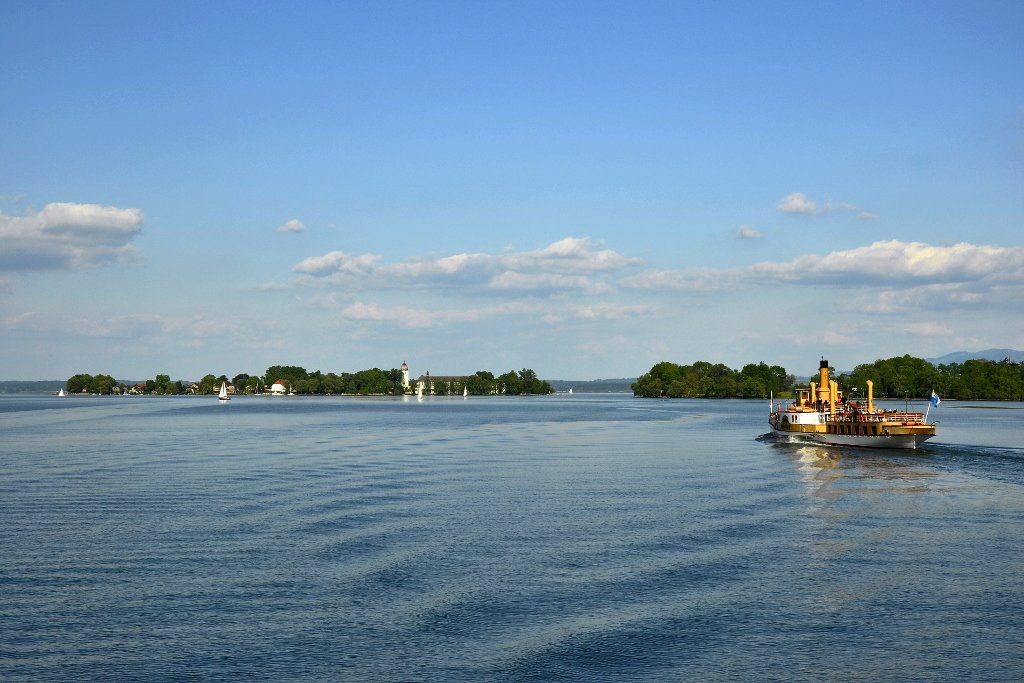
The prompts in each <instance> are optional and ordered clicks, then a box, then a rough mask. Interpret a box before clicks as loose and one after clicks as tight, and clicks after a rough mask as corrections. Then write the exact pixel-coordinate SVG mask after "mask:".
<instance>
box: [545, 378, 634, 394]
mask: <svg viewBox="0 0 1024 683" xmlns="http://www.w3.org/2000/svg"><path fill="white" fill-rule="evenodd" d="M635 381H636V377H633V378H620V379H589V380H570V379H549V380H548V384H550V385H551V387H552V388H553V389H554V390H555V391H569V389H572V390H573V393H577V394H579V393H583V394H586V393H590V394H606V393H609V392H613V393H614V392H625V393H629V394H631V393H633V390H632V389H630V385H632V384H633V382H635Z"/></svg>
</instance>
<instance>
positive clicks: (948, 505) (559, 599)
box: [0, 394, 1024, 681]
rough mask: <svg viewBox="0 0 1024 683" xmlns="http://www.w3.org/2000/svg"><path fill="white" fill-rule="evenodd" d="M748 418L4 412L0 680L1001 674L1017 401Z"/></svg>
mask: <svg viewBox="0 0 1024 683" xmlns="http://www.w3.org/2000/svg"><path fill="white" fill-rule="evenodd" d="M894 407H896V406H895V405H894ZM898 407H901V408H902V407H903V406H902V403H900V405H899V406H898ZM918 408H919V409H921V410H923V408H924V406H923V405H920V406H918ZM767 413H768V402H767V401H739V400H737V401H730V400H721V401H719V400H645V399H635V398H633V397H632V396H628V395H613V394H601V395H597V394H595V395H583V394H576V395H574V396H550V397H522V398H504V397H486V398H484V397H470V398H469V399H467V400H463V399H462V398H461V397H459V398H428V399H426V400H424V401H422V402H418V401H416V400H415V398H413V399H411V400H409V399H405V400H403V399H395V398H387V399H385V398H365V399H364V398H330V397H308V398H307V397H275V398H272V397H236V398H235V399H233V400H231V401H230V402H228V403H224V404H222V403H219V402H218V401H217V400H216V399H215V398H214V397H73V398H65V399H58V398H55V397H51V396H0V442H2V454H0V466H2V470H0V471H2V476H0V596H2V597H0V679H3V680H5V681H40V680H47V681H52V680H67V681H90V680H121V681H125V680H147V681H160V680H168V681H169V680H185V681H216V680H240V679H241V680H267V681H678V680H760V681H822V680H836V681H877V680H886V681H901V680H906V681H949V680H984V681H1018V680H1021V679H1022V677H1024V578H1022V577H1024V406H1022V404H1019V403H1006V404H987V403H957V402H953V401H944V402H943V403H942V405H941V406H940V407H939V408H938V409H933V410H932V412H931V417H932V418H934V419H938V420H939V428H938V436H937V437H936V438H935V439H933V440H932V441H931V442H928V444H926V446H925V449H924V450H922V451H917V452H898V451H870V450H856V449H840V448H822V447H811V446H796V445H784V444H779V443H775V442H774V440H773V439H771V438H770V437H769V436H766V432H768V426H767Z"/></svg>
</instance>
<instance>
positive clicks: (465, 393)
mask: <svg viewBox="0 0 1024 683" xmlns="http://www.w3.org/2000/svg"><path fill="white" fill-rule="evenodd" d="M467 396H469V387H462V398H466V397H467Z"/></svg>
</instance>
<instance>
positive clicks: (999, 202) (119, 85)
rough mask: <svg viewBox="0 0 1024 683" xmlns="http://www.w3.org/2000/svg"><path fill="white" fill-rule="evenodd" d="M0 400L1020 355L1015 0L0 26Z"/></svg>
mask: <svg viewBox="0 0 1024 683" xmlns="http://www.w3.org/2000/svg"><path fill="white" fill-rule="evenodd" d="M0 15H2V21H0V64H3V70H2V73H3V76H2V78H0V345H2V348H3V350H4V353H3V354H2V355H0V379H63V378H66V377H68V376H70V375H72V374H74V373H77V372H89V373H94V374H95V373H101V372H102V373H104V374H112V375H114V376H116V377H118V378H121V379H145V378H148V377H152V376H154V375H155V374H157V373H166V374H170V375H171V376H172V377H174V378H181V379H195V378H198V377H201V376H202V375H204V374H206V373H211V372H212V373H214V374H218V375H219V374H227V375H228V376H231V375H234V374H237V373H239V372H247V373H250V374H258V373H261V372H262V371H263V370H265V369H266V368H267V367H268V366H269V365H274V364H286V365H301V366H304V367H306V368H307V369H309V370H313V369H320V370H323V371H324V372H328V371H334V372H341V371H354V370H360V369H364V368H369V367H381V368H385V369H386V368H391V367H397V366H398V365H400V364H401V363H402V361H403V360H406V361H408V363H409V365H410V366H411V369H412V372H413V374H414V375H418V374H420V373H422V372H425V371H427V370H429V371H431V372H433V373H435V374H461V373H471V372H474V371H476V370H491V371H494V372H505V371H507V370H510V369H520V368H523V367H529V368H533V369H535V370H536V371H537V372H538V374H540V376H542V377H544V378H548V379H593V378H606V377H630V376H636V375H639V374H641V373H643V372H645V371H646V370H648V369H649V368H650V367H651V365H653V364H654V363H656V362H659V361H662V360H670V361H673V362H678V363H687V364H688V363H692V362H694V361H697V360H708V361H712V362H722V363H725V364H727V365H729V366H731V367H734V368H739V367H741V366H742V365H743V364H745V363H748V362H755V363H756V362H759V361H765V362H768V363H772V364H776V363H777V364H780V365H783V366H785V367H786V368H787V369H789V371H790V372H794V373H796V374H810V373H812V372H813V371H814V369H815V368H816V367H817V359H818V358H819V357H820V356H822V355H824V356H825V357H827V358H829V360H831V361H832V363H833V364H834V365H835V366H837V367H839V368H841V369H849V368H852V367H853V366H854V365H856V364H858V363H862V362H870V361H873V360H875V359H876V358H885V357H890V356H893V355H902V354H905V353H909V354H912V355H915V356H922V357H929V356H938V355H942V354H944V353H947V352H950V351H956V350H978V349H984V348H990V347H1010V348H1018V349H1020V348H1024V315H1022V313H1024V307H1022V304H1021V301H1022V297H1021V295H1022V294H1024V241H1022V237H1021V235H1022V227H1024V4H1022V3H1017V2H976V3H952V2H950V3H945V2H902V3H894V2H884V3H873V2H866V3H865V2H859V3H846V4H839V3H812V2H807V3H804V2H783V3H758V2H738V3H737V2H723V3H683V2H664V3H662V2H558V3H551V2H516V3H503V2H484V3H481V2H438V3H425V2H415V3H411V2H410V3H405V2H385V3H373V2H365V3H363V2H351V3H316V2H309V3H302V4H301V5H298V6H295V5H294V4H292V3H273V2H268V3H234V2H215V3H189V2H174V3H158V2H151V3H150V2H147V3H112V2H107V3H104V2H89V3H80V2H20V1H17V0H14V1H10V2H7V3H4V5H3V7H2V8H0Z"/></svg>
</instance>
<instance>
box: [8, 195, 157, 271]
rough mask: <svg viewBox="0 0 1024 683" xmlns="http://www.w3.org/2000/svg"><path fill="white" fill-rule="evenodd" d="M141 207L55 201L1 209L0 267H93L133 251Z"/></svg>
mask: <svg viewBox="0 0 1024 683" xmlns="http://www.w3.org/2000/svg"><path fill="white" fill-rule="evenodd" d="M143 220H144V217H143V215H142V212H141V211H140V210H139V209H119V208H117V207H113V206H100V205H98V204H73V203H68V202H56V203H51V204H47V205H46V206H45V207H43V209H42V211H39V212H37V213H28V214H25V215H23V216H10V215H6V214H4V213H3V212H0V240H2V242H3V245H4V248H3V251H0V271H2V270H6V271H16V270H69V269H71V270H73V269H79V268H94V267H97V266H101V265H104V264H107V263H111V262H114V261H118V260H124V259H127V258H131V257H135V256H137V254H138V251H137V250H136V249H135V248H134V247H133V246H132V245H131V244H129V242H130V241H131V240H132V238H134V237H135V235H137V234H138V233H139V232H140V230H141V229H142V222H143Z"/></svg>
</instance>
